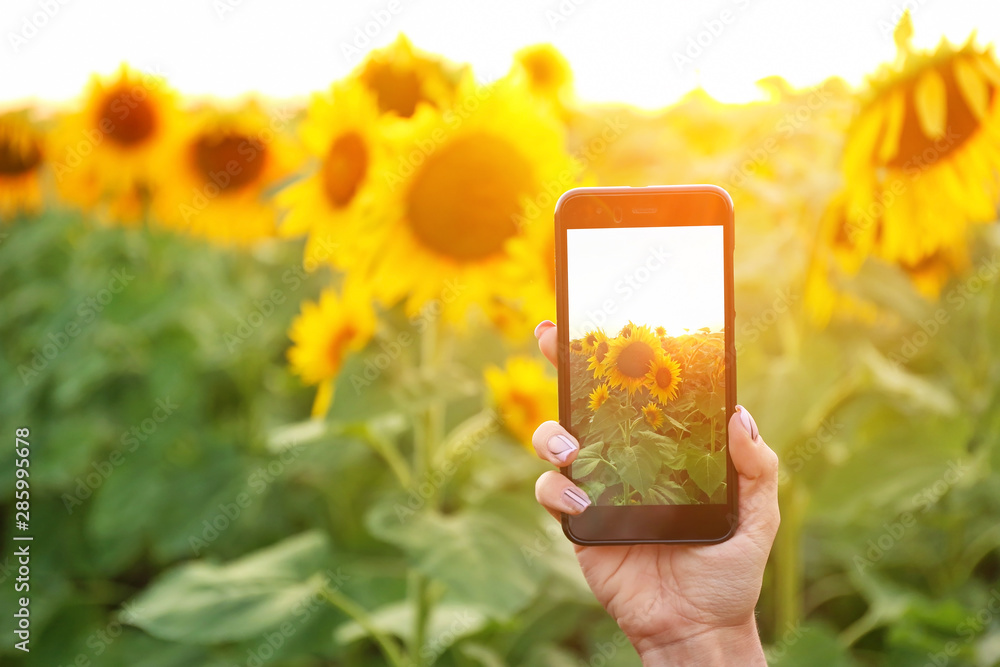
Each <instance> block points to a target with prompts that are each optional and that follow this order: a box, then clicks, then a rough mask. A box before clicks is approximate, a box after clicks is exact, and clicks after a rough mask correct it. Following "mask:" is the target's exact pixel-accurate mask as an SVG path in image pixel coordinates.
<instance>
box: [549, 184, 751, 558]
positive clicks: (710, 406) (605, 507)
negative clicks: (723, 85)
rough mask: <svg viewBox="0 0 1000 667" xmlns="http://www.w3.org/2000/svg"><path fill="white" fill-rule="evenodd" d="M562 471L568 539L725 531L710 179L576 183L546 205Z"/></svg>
mask: <svg viewBox="0 0 1000 667" xmlns="http://www.w3.org/2000/svg"><path fill="white" fill-rule="evenodd" d="M555 234H556V239H555V247H556V295H557V323H558V325H559V328H558V332H559V420H560V423H561V424H562V425H563V427H564V428H566V429H567V430H568V431H569V432H570V433H572V434H573V435H574V436H575V437H576V438H577V440H578V441H579V443H580V451H579V453H578V454H577V457H576V460H575V461H574V462H573V463H572V464H571V465H569V466H567V467H565V468H563V469H562V472H563V474H565V475H567V476H568V477H569V478H570V479H572V480H573V482H574V483H576V484H577V485H578V486H580V488H582V489H583V490H584V491H585V492H586V493H587V494H588V495H589V496H590V500H591V505H590V507H588V508H587V510H586V511H584V512H583V513H582V514H580V515H577V516H571V515H567V514H563V517H562V524H563V530H564V532H565V533H566V536H567V537H568V538H569V539H570V540H572V541H573V542H575V543H577V544H582V545H588V546H594V545H611V544H644V543H674V542H721V541H724V540H726V539H727V538H729V537H730V536H731V535H732V534H733V532H734V530H735V528H736V523H737V492H738V489H737V477H736V472H735V469H734V468H733V463H732V459H731V458H730V456H729V447H728V446H727V445H728V423H729V417H730V416H731V415H732V414H733V411H734V410H735V406H736V364H735V359H736V354H735V347H734V341H733V320H734V318H735V310H734V306H733V203H732V199H731V198H730V197H729V194H728V193H727V192H726V191H725V190H723V189H722V188H720V187H717V186H714V185H671V186H652V187H642V188H635V187H609V188H576V189H573V190H569V191H568V192H566V193H565V194H563V195H562V197H560V199H559V201H558V203H557V204H556V211H555Z"/></svg>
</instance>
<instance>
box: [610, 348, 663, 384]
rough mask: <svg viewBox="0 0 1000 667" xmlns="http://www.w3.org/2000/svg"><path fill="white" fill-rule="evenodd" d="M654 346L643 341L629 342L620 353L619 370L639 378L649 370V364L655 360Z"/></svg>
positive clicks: (623, 373)
mask: <svg viewBox="0 0 1000 667" xmlns="http://www.w3.org/2000/svg"><path fill="white" fill-rule="evenodd" d="M653 358H654V357H653V348H651V347H650V346H649V345H647V344H646V343H643V342H642V341H635V342H634V343H629V344H628V346H627V347H625V348H624V349H623V350H622V351H621V352H620V353H619V354H618V370H619V371H620V372H621V373H622V375H626V376H628V377H631V378H639V377H642V376H643V375H645V374H646V373H648V372H649V364H650V363H651V362H652V361H653Z"/></svg>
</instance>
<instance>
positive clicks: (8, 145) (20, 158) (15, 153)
mask: <svg viewBox="0 0 1000 667" xmlns="http://www.w3.org/2000/svg"><path fill="white" fill-rule="evenodd" d="M41 161H42V151H41V149H40V148H39V146H38V142H36V141H34V140H32V141H31V142H30V143H28V145H27V146H21V145H18V143H17V142H14V141H11V140H10V138H2V139H0V175H3V176H18V175H20V174H26V173H28V172H29V171H31V170H32V169H34V168H35V167H37V166H38V164H39V163H40V162H41Z"/></svg>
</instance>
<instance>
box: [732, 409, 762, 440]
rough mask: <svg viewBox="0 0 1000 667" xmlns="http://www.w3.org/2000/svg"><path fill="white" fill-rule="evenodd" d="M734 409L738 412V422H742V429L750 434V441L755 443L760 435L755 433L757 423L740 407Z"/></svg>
mask: <svg viewBox="0 0 1000 667" xmlns="http://www.w3.org/2000/svg"><path fill="white" fill-rule="evenodd" d="M736 409H737V410H739V411H740V421H741V422H743V428H745V429H746V431H747V433H749V434H750V439H751V440H753V441H755V442H756V440H757V438H758V437H759V436H760V433H759V432H758V431H757V422H755V421H754V420H753V415H752V414H750V412H749V411H747V409H746V408H744V407H743V406H742V405H737V406H736Z"/></svg>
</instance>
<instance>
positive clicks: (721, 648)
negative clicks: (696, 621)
mask: <svg viewBox="0 0 1000 667" xmlns="http://www.w3.org/2000/svg"><path fill="white" fill-rule="evenodd" d="M635 649H636V651H638V653H639V656H640V657H641V658H642V664H643V667H668V666H669V667H677V666H680V665H684V666H688V665H690V666H692V667H701V666H702V665H704V666H705V667H713V666H715V665H745V666H746V667H758V666H760V667H767V660H766V658H765V657H764V648H763V646H761V643H760V636H759V635H758V634H757V623H756V621H755V620H754V618H753V617H752V616H751V617H750V618H749V619H747V621H746V622H745V623H741V624H740V625H734V626H727V627H722V628H705V629H703V630H701V631H698V632H694V633H692V634H690V635H689V636H687V637H684V638H683V639H677V640H673V641H669V642H661V641H657V639H656V638H655V637H650V638H647V639H643V640H640V641H637V642H635Z"/></svg>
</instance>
